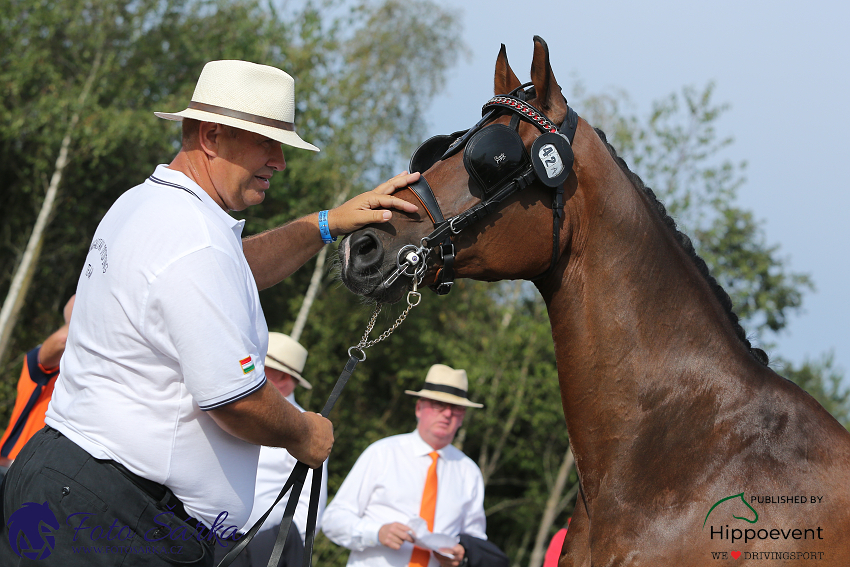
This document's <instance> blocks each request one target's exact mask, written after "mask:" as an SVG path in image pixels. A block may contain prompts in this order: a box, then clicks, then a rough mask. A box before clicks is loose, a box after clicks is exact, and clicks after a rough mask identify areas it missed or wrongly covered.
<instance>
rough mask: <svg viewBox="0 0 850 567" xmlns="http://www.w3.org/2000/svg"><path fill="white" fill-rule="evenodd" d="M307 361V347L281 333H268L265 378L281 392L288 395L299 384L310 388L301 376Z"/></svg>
mask: <svg viewBox="0 0 850 567" xmlns="http://www.w3.org/2000/svg"><path fill="white" fill-rule="evenodd" d="M306 362H307V349H306V348H304V347H303V346H301V344H300V343H299V342H298V341H296V340H295V339H293V338H292V337H290V336H289V335H284V334H283V333H269V350H268V352H267V353H266V378H267V379H268V380H269V382H271V383H272V384H274V386H275V387H276V388H277V389H278V390H279V391H280V393H281V394H283V395H284V397H285V396H288V395H289V394H291V393H292V392H293V391H294V390H295V386H297V385H299V384H300V385H301V386H303V387H304V388H306V389H308V390H311V389H312V388H313V386H312V385H311V384H310V383H309V382H308V381H307V380H305V379H304V377H303V376H301V373H302V372H304V365H305V364H306Z"/></svg>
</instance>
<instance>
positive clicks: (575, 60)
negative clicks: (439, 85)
mask: <svg viewBox="0 0 850 567" xmlns="http://www.w3.org/2000/svg"><path fill="white" fill-rule="evenodd" d="M442 3H443V5H445V6H448V7H450V8H452V9H454V10H457V11H459V13H460V14H461V15H462V20H463V25H464V30H463V36H464V39H465V41H466V42H467V44H468V46H469V48H470V49H471V56H470V57H469V59H466V60H463V59H462V60H461V61H460V62H459V64H458V65H457V66H456V67H455V68H453V69H452V70H451V71H450V73H449V79H448V82H447V83H446V85H445V88H444V90H443V92H442V93H441V94H440V95H439V96H438V97H437V98H436V100H435V102H434V103H433V105H432V106H431V108H430V110H429V111H428V112H427V114H426V118H427V120H428V122H429V124H430V127H429V131H428V134H429V135H432V134H436V133H449V132H453V131H456V130H459V129H462V128H465V127H468V126H469V125H471V124H472V123H473V122H474V121H475V120H476V119H477V116H479V115H480V108H481V105H482V104H483V103H484V102H485V101H486V100H487V99H488V98H489V97H490V96H492V89H493V79H492V77H493V67H494V64H495V60H496V55H497V54H498V52H499V47H500V44H501V43H504V44H505V45H506V47H507V50H508V58H509V60H510V62H511V66H512V67H513V69H514V71H515V72H516V73H517V76H518V77H519V78H520V80H527V78H528V70H529V68H530V64H531V53H532V38H533V36H534V35H535V34H536V35H539V36H541V37H542V38H543V39H545V40H546V42H547V43H548V45H549V51H550V59H551V61H552V66H553V68H554V70H555V73H556V76H557V77H558V79H559V82H560V83H561V85H562V87H563V88H564V92H565V93H569V92H570V91H571V88H572V85H571V80H572V79H573V78H574V77H577V78H578V79H579V80H580V81H581V82H582V83H583V84H584V86H585V88H586V90H587V92H589V93H593V94H601V93H604V92H610V91H612V90H613V89H622V90H624V91H626V92H627V93H628V95H629V97H630V98H631V100H632V102H633V103H634V106H635V108H634V109H635V111H636V112H637V113H639V114H645V113H647V112H648V111H649V109H650V104H651V103H652V101H654V100H657V99H660V98H663V97H666V96H667V95H669V94H671V93H673V92H680V91H681V89H682V87H683V86H686V85H692V86H696V87H698V88H700V89H701V88H702V87H704V86H705V85H706V84H707V83H708V82H710V81H713V82H714V83H715V85H716V88H715V93H714V102H715V103H728V104H729V105H730V106H731V108H730V110H729V111H728V112H726V114H725V115H724V116H723V117H722V119H721V120H720V121H719V123H718V126H719V130H720V132H719V134H720V135H721V136H724V137H725V136H732V137H733V138H734V139H735V142H734V144H733V146H732V147H731V149H730V150H729V151H728V152H727V154H724V156H725V157H728V158H729V159H731V160H732V161H734V162H738V161H741V160H746V161H747V162H748V167H747V169H746V178H747V182H746V183H745V184H744V186H743V187H741V189H740V190H739V198H738V202H739V204H740V205H741V206H742V207H744V208H746V209H749V210H751V211H753V213H754V214H755V217H756V218H757V219H759V220H760V221H761V223H762V227H763V228H764V231H765V234H766V239H767V242H768V243H769V244H776V245H778V246H779V251H778V254H779V256H780V257H782V258H784V259H786V260H787V263H788V265H789V267H790V269H791V270H793V271H795V272H803V273H807V274H809V275H810V276H811V277H812V279H813V280H814V283H815V286H816V288H817V289H816V290H815V291H814V292H809V293H807V294H806V295H805V297H804V301H803V310H802V312H800V313H799V314H796V315H794V316H792V317H791V319H790V324H789V325H788V327H787V329H786V330H785V331H784V332H782V333H781V334H780V335H779V336H777V337H771V339H772V340H774V341H775V342H776V343H777V345H778V347H777V348H776V349H774V350H772V351H771V355H772V356H774V357H775V356H782V357H784V358H786V359H789V360H791V361H793V362H795V363H800V362H802V361H803V360H804V359H805V358H807V357H808V358H817V357H819V356H820V355H821V354H822V353H825V352H828V351H832V352H834V354H835V361H836V365H837V366H838V367H839V368H840V369H842V370H843V371H844V372H845V383H846V384H847V385H848V386H850V376H847V374H848V373H850V333H847V332H846V331H845V322H846V321H848V320H850V301H848V297H847V295H846V293H845V289H846V287H847V286H846V284H845V282H847V281H848V279H850V263H848V260H849V259H850V254H849V253H848V252H850V218H848V213H850V181H848V175H847V173H846V166H845V163H846V162H845V161H844V160H845V159H847V156H848V154H850V138H848V132H850V109H848V106H847V105H848V103H850V65H849V63H850V39H848V38H850V33H848V32H850V30H849V29H848V27H850V3H848V2H837V1H835V2H828V1H822V0H814V1H810V2H806V3H799V2H796V3H791V2H784V1H778V2H777V1H773V2H764V1H746V2H741V1H740V0H738V1H735V2H732V1H727V0H720V1H714V2H711V3H707V2H681V1H672V0H645V1H643V2H625V1H605V0H598V1H594V2H572V1H566V2H565V1H563V0H560V1H554V0H550V1H547V2H535V1H526V2H507V1H505V0H487V1H486V2H485V1H482V0H469V1H465V2H463V3H462V4H461V3H458V2H448V1H447V0H442ZM461 6H462V7H461ZM423 24H426V23H425V22H423ZM576 110H577V111H578V113H579V114H581V108H576Z"/></svg>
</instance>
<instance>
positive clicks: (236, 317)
mask: <svg viewBox="0 0 850 567" xmlns="http://www.w3.org/2000/svg"><path fill="white" fill-rule="evenodd" d="M248 278H252V276H251V275H250V274H246V271H245V269H244V268H243V267H242V266H240V265H239V264H238V263H237V262H236V261H235V260H234V259H233V258H231V257H230V256H229V255H228V254H226V253H224V252H222V251H220V250H217V249H216V248H214V247H204V248H200V249H199V250H196V251H194V252H191V253H189V254H187V255H185V256H182V257H180V258H178V259H177V260H175V261H174V262H172V263H171V264H169V265H168V266H167V267H166V268H164V269H163V270H162V271H161V272H160V273H159V274H155V275H154V278H153V281H152V282H151V285H150V291H149V295H148V302H147V311H148V316H147V317H146V321H149V325H151V326H152V327H155V329H151V331H152V332H149V333H147V336H148V337H167V338H168V341H167V342H166V341H165V340H163V341H161V344H159V345H156V346H157V347H158V348H160V349H161V350H162V351H163V352H165V353H166V354H167V355H168V356H169V357H171V358H173V359H174V360H175V363H176V364H177V365H179V368H180V373H181V374H182V376H183V379H184V381H185V385H186V388H187V390H188V391H189V392H190V393H191V394H192V397H193V398H194V399H195V401H196V403H197V404H198V405H199V406H200V408H201V409H202V410H210V409H214V408H216V407H220V406H222V405H224V404H227V403H230V402H232V401H234V400H237V399H239V398H241V397H244V396H247V395H249V394H251V393H253V392H254V391H256V390H258V389H259V388H260V387H262V385H263V384H264V383H265V373H264V367H263V363H264V360H265V353H261V352H260V349H261V346H260V345H261V344H262V343H261V340H260V337H259V336H258V330H257V328H256V325H255V324H254V321H255V320H256V314H254V313H252V308H251V306H250V304H249V298H250V297H251V293H252V290H250V289H249V287H248V286H249V285H250V284H252V283H253V282H252V280H251V281H249V279H248ZM254 285H256V284H254ZM152 340H155V339H152Z"/></svg>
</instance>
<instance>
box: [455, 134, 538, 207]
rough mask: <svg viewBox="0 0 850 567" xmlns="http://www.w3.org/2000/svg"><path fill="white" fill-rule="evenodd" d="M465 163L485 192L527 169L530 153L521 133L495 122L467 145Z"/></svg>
mask: <svg viewBox="0 0 850 567" xmlns="http://www.w3.org/2000/svg"><path fill="white" fill-rule="evenodd" d="M463 165H464V166H465V167H466V171H467V173H469V176H470V177H471V178H472V179H473V180H475V182H476V183H477V184H478V187H479V188H480V189H481V190H482V191H483V192H484V194H485V195H486V194H488V193H490V192H492V191H493V190H494V189H496V188H497V187H498V186H499V185H500V184H501V183H503V182H505V181H510V180H512V179H513V177H514V176H515V175H516V174H517V173H519V172H520V171H521V170H522V169H524V168H525V167H526V166H527V165H528V155H527V154H526V153H525V147H524V146H523V143H522V138H520V137H519V134H517V133H516V132H515V131H514V130H513V129H511V128H509V127H508V126H505V125H504V124H492V125H490V126H487V127H486V128H483V129H482V130H481V131H480V132H478V133H476V134H475V135H474V136H473V137H472V138H471V139H470V140H469V142H468V143H467V144H466V149H465V150H464V152H463Z"/></svg>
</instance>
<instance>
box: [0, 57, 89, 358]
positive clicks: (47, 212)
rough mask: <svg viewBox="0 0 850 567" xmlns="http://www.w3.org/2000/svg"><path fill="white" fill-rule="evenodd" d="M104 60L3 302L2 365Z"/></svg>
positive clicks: (65, 142) (68, 137) (0, 329)
mask: <svg viewBox="0 0 850 567" xmlns="http://www.w3.org/2000/svg"><path fill="white" fill-rule="evenodd" d="M101 58H102V52H100V51H99V52H98V53H97V55H96V56H95V59H94V62H93V63H92V67H91V70H90V71H89V76H88V77H87V78H86V82H85V85H84V86H83V90H82V92H81V93H80V98H79V99H78V101H77V109H76V110H75V111H74V114H73V115H72V116H71V121H70V122H69V123H68V129H67V131H66V132H65V137H64V138H63V139H62V145H61V147H60V149H59V157H58V158H57V159H56V164H55V165H54V168H53V176H52V177H51V179H50V185H49V186H48V187H47V192H46V193H45V195H44V202H43V203H42V204H41V210H40V211H39V213H38V218H37V219H36V221H35V225H34V226H33V229H32V234H31V235H30V239H29V241H28V242H27V247H26V249H25V250H24V254H23V256H22V257H21V263H20V264H18V268H17V269H16V270H15V275H14V276H13V277H12V283H11V285H10V286H9V293H8V294H7V295H6V299H5V301H4V302H3V308H2V309H0V362H2V361H3V360H4V359H5V357H6V350H7V349H8V348H9V343H10V342H11V340H12V331H14V329H15V323H16V322H17V320H18V314H19V313H20V311H21V307H22V306H23V304H24V300H25V299H26V296H27V290H28V289H29V286H30V283H31V282H32V277H33V274H34V273H35V268H36V265H37V264H38V258H39V256H40V255H41V246H42V243H43V242H44V232H45V229H46V228H47V225H48V224H49V223H50V220H51V216H52V214H53V205H54V203H55V202H56V195H57V193H58V192H59V184H60V182H61V181H62V172H63V171H64V170H65V166H66V165H68V148H69V147H70V146H71V139H72V137H73V133H74V129H75V128H76V126H77V122H79V120H80V112H81V111H82V109H83V107H84V105H85V102H86V98H88V95H89V92H90V91H91V87H92V84H93V83H94V78H95V76H96V75H97V73H98V71H99V69H100V63H101Z"/></svg>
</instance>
